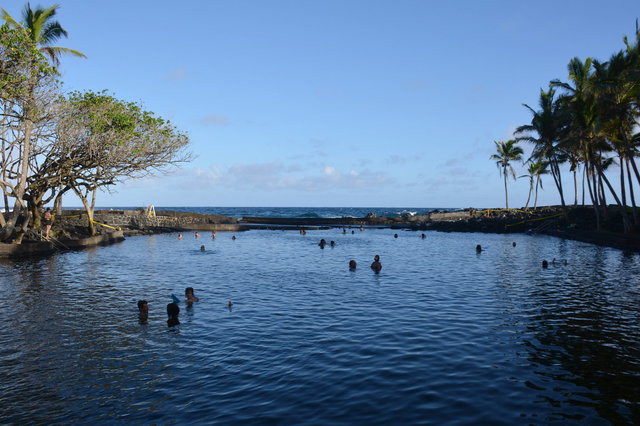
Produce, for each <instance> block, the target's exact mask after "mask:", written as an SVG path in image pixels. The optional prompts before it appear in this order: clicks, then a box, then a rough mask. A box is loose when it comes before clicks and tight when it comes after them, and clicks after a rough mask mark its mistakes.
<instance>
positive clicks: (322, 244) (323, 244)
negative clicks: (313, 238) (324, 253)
mask: <svg viewBox="0 0 640 426" xmlns="http://www.w3.org/2000/svg"><path fill="white" fill-rule="evenodd" d="M318 245H319V246H320V248H321V249H323V248H324V246H326V245H327V242H326V241H325V240H324V238H323V239H321V240H320V242H319V243H318Z"/></svg>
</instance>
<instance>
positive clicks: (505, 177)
mask: <svg viewBox="0 0 640 426" xmlns="http://www.w3.org/2000/svg"><path fill="white" fill-rule="evenodd" d="M502 174H504V199H505V204H506V206H507V207H506V209H507V210H509V193H508V192H507V169H503V170H502Z"/></svg>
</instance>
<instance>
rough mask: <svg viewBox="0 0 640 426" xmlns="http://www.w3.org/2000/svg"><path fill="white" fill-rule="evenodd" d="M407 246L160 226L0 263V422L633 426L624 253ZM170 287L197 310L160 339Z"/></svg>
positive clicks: (476, 237)
mask: <svg viewBox="0 0 640 426" xmlns="http://www.w3.org/2000/svg"><path fill="white" fill-rule="evenodd" d="M396 232H397V233H398V234H399V238H397V239H395V238H393V234H394V233H396ZM418 235H419V233H415V232H408V231H397V230H388V229H387V230H366V231H365V232H359V231H356V234H355V235H351V234H350V233H349V234H347V235H342V234H340V230H337V229H334V230H323V231H310V232H309V233H308V234H307V235H306V236H301V235H299V234H298V233H297V232H293V231H267V230H264V231H262V230H254V231H249V232H245V233H239V234H237V236H238V239H237V240H236V241H232V240H231V238H230V237H231V235H230V234H225V233H218V238H217V239H216V240H212V239H211V238H210V237H209V235H208V234H207V233H202V237H201V238H200V239H199V240H196V239H195V238H194V236H193V234H187V235H186V236H185V239H183V240H178V239H177V238H176V234H166V235H154V236H142V237H131V238H128V239H127V240H126V241H125V242H123V243H120V244H117V245H113V246H109V247H98V248H93V249H88V250H84V251H77V252H68V253H61V254H58V255H55V256H51V257H47V258H42V259H32V260H25V261H18V262H4V263H1V264H0V271H1V274H0V300H2V312H3V314H4V325H3V327H2V331H1V332H0V390H1V392H0V422H1V423H25V422H26V423H41V422H46V423H91V424H107V423H109V424H110V423H114V422H115V423H125V422H132V421H133V422H144V423H163V424H164V423H179V424H184V423H219V424H257V423H260V424H265V423H266V424H327V423H331V424H415V423H422V424H442V423H446V424H509V425H511V424H546V423H550V422H554V421H555V422H558V423H563V424H564V423H576V424H610V423H615V424H623V423H627V424H628V423H640V327H639V320H640V308H639V306H640V278H639V277H640V256H638V255H625V254H624V253H622V252H621V251H618V250H614V249H607V248H601V247H596V246H591V245H587V244H584V243H579V242H572V241H562V240H559V239H554V238H551V237H546V236H533V237H530V236H524V235H489V234H457V233H449V234H446V233H436V232H428V233H427V238H426V239H424V240H422V239H420V238H419V237H418ZM320 238H325V239H326V240H327V241H329V240H335V241H336V243H337V246H336V247H335V248H329V247H327V248H325V249H324V250H321V249H320V248H319V247H318V246H317V242H318V241H319V240H320ZM513 241H515V242H517V246H516V247H513V246H512V242H513ZM478 243H479V244H482V246H483V247H485V248H486V251H484V252H482V253H481V254H476V253H475V245H476V244H478ZM201 244H204V245H205V246H206V249H207V250H206V251H205V252H200V250H199V247H200V245H201ZM375 254H379V255H380V256H381V261H382V264H383V269H382V272H381V273H380V274H379V275H376V274H373V273H372V271H371V270H370V269H369V267H368V266H369V264H370V262H371V261H372V258H373V256H374V255H375ZM553 258H557V259H562V260H564V259H566V260H567V261H568V265H562V264H561V263H558V264H555V265H554V264H551V265H550V267H549V269H546V270H543V269H542V268H541V267H540V264H541V260H542V259H548V260H551V259H553ZM350 259H355V260H357V261H358V269H357V270H356V271H355V272H350V271H349V270H348V268H347V263H348V261H349V260H350ZM187 286H192V287H194V288H195V293H196V296H198V297H200V302H198V303H196V304H195V305H194V306H193V307H192V308H188V307H186V306H185V305H184V304H181V314H180V319H181V324H180V325H179V326H176V327H167V324H166V315H165V307H166V304H167V303H168V302H170V295H171V293H175V294H176V295H178V296H179V297H181V298H182V295H183V294H184V288H185V287H187ZM138 299H147V300H149V306H150V316H149V321H148V324H140V323H139V321H138V318H137V308H136V301H137V300H138ZM229 300H232V301H233V303H234V306H233V307H232V308H231V309H229V308H228V307H227V306H226V304H227V301H229Z"/></svg>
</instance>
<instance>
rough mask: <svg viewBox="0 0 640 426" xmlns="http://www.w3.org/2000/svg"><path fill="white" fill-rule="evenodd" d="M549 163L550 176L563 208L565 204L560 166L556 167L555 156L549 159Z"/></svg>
mask: <svg viewBox="0 0 640 426" xmlns="http://www.w3.org/2000/svg"><path fill="white" fill-rule="evenodd" d="M549 165H550V166H551V176H553V181H554V182H555V184H556V188H557V189H558V194H560V203H561V204H562V207H563V208H565V207H566V204H565V202H564V194H563V191H562V177H561V176H560V167H558V160H557V159H556V158H555V156H554V157H553V158H551V159H550V161H549Z"/></svg>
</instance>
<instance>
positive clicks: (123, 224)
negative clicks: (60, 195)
mask: <svg viewBox="0 0 640 426" xmlns="http://www.w3.org/2000/svg"><path fill="white" fill-rule="evenodd" d="M94 220H95V221H96V222H98V223H99V224H103V225H107V226H106V227H104V226H100V225H96V229H100V228H106V229H111V228H108V227H109V226H110V227H114V228H123V229H135V230H160V229H165V230H171V229H174V230H203V231H204V230H206V231H214V230H215V231H218V230H219V231H234V230H240V229H241V226H240V225H238V221H237V219H235V218H231V217H226V216H217V215H204V214H196V213H182V212H173V211H157V212H156V214H155V216H151V217H150V216H149V215H147V214H146V213H145V212H144V211H140V210H97V211H96V212H95V214H94ZM54 227H62V228H65V229H67V228H74V227H77V228H82V227H85V228H86V227H87V216H86V214H85V212H84V210H65V211H64V212H63V215H62V216H58V217H56V218H55V223H54Z"/></svg>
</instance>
